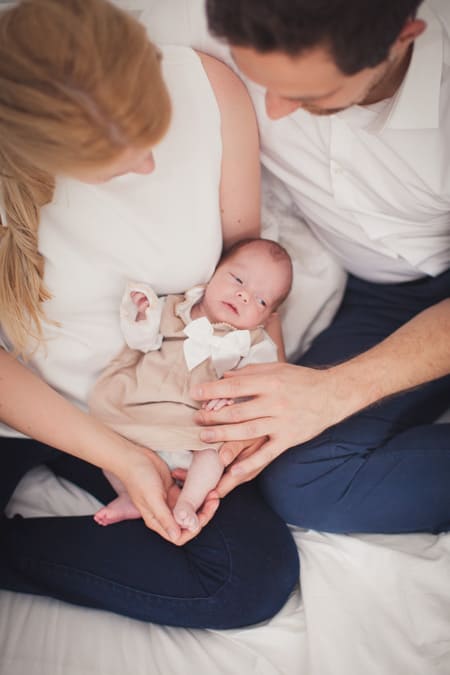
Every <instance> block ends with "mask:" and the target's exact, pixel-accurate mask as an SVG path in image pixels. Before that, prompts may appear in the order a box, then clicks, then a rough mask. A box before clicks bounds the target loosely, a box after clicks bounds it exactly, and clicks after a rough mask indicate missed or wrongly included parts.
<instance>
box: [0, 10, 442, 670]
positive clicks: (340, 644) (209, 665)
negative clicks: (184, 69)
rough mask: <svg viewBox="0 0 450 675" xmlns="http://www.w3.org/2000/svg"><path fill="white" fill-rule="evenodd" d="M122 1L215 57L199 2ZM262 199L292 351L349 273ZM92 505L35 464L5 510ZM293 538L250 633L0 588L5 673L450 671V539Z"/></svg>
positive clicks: (164, 34) (57, 510)
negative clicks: (293, 576)
mask: <svg viewBox="0 0 450 675" xmlns="http://www.w3.org/2000/svg"><path fill="white" fill-rule="evenodd" d="M118 4H120V5H122V6H127V8H129V9H131V10H135V11H138V12H140V11H141V10H145V11H144V14H143V15H142V18H143V19H145V21H146V22H147V23H148V24H149V25H151V27H152V28H151V33H152V34H153V35H154V37H155V39H159V40H160V41H162V42H172V43H191V42H196V44H197V45H198V46H200V47H202V48H203V49H205V51H211V49H208V46H209V47H211V41H210V40H209V38H208V37H207V36H206V34H205V32H204V20H203V15H202V0H134V1H133V0H121V1H120V2H118ZM196 36H197V39H195V38H196ZM214 49H215V50H216V54H218V52H220V51H221V50H220V48H217V47H214ZM264 200H265V201H264V209H263V216H264V225H265V233H266V235H267V236H276V235H277V234H278V235H279V238H280V239H281V241H282V242H283V243H287V245H288V247H289V249H290V250H291V252H293V253H295V254H296V255H297V256H298V260H297V262H296V263H295V266H296V283H295V287H294V291H293V294H292V297H291V300H290V303H289V304H288V305H287V306H286V308H285V310H284V312H285V316H284V325H285V328H286V340H287V346H288V351H289V353H291V354H292V353H294V352H295V351H298V349H299V348H300V349H304V348H305V346H306V345H307V344H308V342H309V341H310V339H311V336H312V335H313V334H314V333H315V332H316V331H317V330H320V328H321V327H323V326H325V325H326V324H327V322H328V321H329V320H330V318H331V316H332V314H333V312H334V311H335V309H336V306H337V303H338V301H339V297H340V293H341V291H342V286H343V281H344V277H343V275H342V272H340V271H339V268H337V267H336V266H335V264H334V263H333V262H332V260H331V259H330V257H329V256H328V254H326V253H325V252H324V251H323V250H321V248H320V246H319V245H318V244H317V242H316V241H315V240H314V239H312V238H311V236H310V235H309V234H308V233H307V232H306V230H304V228H302V227H301V226H300V224H299V223H298V220H297V218H296V217H295V214H292V213H291V211H290V206H289V203H288V202H287V200H286V194H285V192H284V190H283V188H282V187H281V186H279V185H277V184H275V183H273V182H272V181H269V182H267V181H266V182H265V187H264ZM311 299H313V300H314V302H311ZM96 508H97V502H96V500H95V499H93V498H92V497H91V496H89V495H87V494H86V493H83V492H82V491H81V490H79V489H78V488H75V487H74V486H72V485H70V484H69V483H67V482H65V481H63V480H57V479H55V478H54V477H53V476H52V475H51V474H50V473H49V472H48V471H47V470H45V469H43V468H40V469H36V470H34V471H33V472H32V473H31V474H29V475H28V476H27V477H25V479H24V480H23V481H22V483H21V485H20V486H19V488H18V490H17V491H16V494H15V496H14V498H13V500H12V502H11V504H10V511H9V513H10V515H11V514H12V513H18V512H19V513H22V514H23V515H25V516H33V515H53V514H63V515H64V514H67V515H70V514H83V513H92V512H93V511H94V510H95V509H96ZM293 534H294V537H295V539H296V542H297V545H298V549H299V553H300V559H301V578H300V585H301V593H300V591H299V590H298V589H297V590H296V591H295V592H294V593H293V594H292V596H291V598H290V599H289V601H288V602H287V604H286V606H285V607H284V608H283V610H282V611H281V612H280V613H279V614H278V615H277V616H276V617H274V618H273V619H272V620H270V621H268V622H265V623H264V624H261V625H258V626H255V627H249V628H246V629H239V630H230V631H199V630H186V629H175V628H166V627H162V626H154V625H148V624H145V623H142V622H138V621H133V620H131V619H127V618H124V617H119V616H115V615H112V614H109V613H106V612H100V611H95V610H87V609H83V608H79V607H73V606H70V605H66V604H64V603H61V602H58V601H54V600H51V599H47V598H39V597H34V596H27V595H20V594H14V593H7V592H1V593H0V675H93V674H94V673H95V675H150V674H151V675H182V674H184V673H186V672H193V673H197V675H216V674H217V675H228V674H229V675H234V674H235V673H241V674H242V675H250V674H251V673H255V674H257V675H297V674H298V675H300V674H301V675H448V674H449V673H450V534H443V535H440V536H434V535H425V534H417V535H360V536H356V535H354V536H344V535H329V534H324V533H318V532H312V531H303V530H300V529H298V528H293Z"/></svg>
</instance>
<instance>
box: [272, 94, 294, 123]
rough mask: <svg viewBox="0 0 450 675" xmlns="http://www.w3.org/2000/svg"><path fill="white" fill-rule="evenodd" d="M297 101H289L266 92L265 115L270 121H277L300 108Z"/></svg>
mask: <svg viewBox="0 0 450 675" xmlns="http://www.w3.org/2000/svg"><path fill="white" fill-rule="evenodd" d="M301 107H302V106H301V103H300V102H299V101H290V100H289V99H287V98H281V96H277V95H276V94H272V93H270V91H267V92H266V113H267V116H268V117H270V119H271V120H279V119H281V118H282V117H286V116H287V115H290V114H291V113H293V112H295V111H296V110H298V109H299V108H301Z"/></svg>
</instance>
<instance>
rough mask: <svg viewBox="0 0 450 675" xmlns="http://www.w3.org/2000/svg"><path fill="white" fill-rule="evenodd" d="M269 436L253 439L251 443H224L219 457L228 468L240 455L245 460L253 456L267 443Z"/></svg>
mask: <svg viewBox="0 0 450 675" xmlns="http://www.w3.org/2000/svg"><path fill="white" fill-rule="evenodd" d="M267 440H268V439H267V436H263V437H262V438H256V439H254V440H253V439H251V440H250V441H245V442H244V441H229V442H228V443H224V444H223V445H222V447H221V448H220V451H219V455H220V459H221V460H222V461H223V463H224V465H225V466H228V465H229V464H231V462H233V461H234V460H235V459H236V457H238V456H239V455H240V456H241V457H242V458H244V457H248V456H249V455H251V454H253V453H254V452H255V451H256V450H258V449H259V448H260V447H261V446H262V445H263V444H264V443H265V442H266V441H267Z"/></svg>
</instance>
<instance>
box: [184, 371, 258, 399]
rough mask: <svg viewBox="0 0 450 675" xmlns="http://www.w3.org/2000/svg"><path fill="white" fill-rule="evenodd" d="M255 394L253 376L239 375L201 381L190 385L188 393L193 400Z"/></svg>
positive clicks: (234, 397) (233, 397)
mask: <svg viewBox="0 0 450 675" xmlns="http://www.w3.org/2000/svg"><path fill="white" fill-rule="evenodd" d="M254 394H255V381H254V378H253V377H241V376H240V375H236V374H235V375H234V376H233V377H228V378H226V379H222V380H217V381H216V382H203V383H202V384H199V385H196V386H195V387H192V389H191V391H190V395H191V396H192V398H193V399H194V400H195V401H206V400H209V399H216V398H232V399H236V398H240V397H242V396H253V395H254Z"/></svg>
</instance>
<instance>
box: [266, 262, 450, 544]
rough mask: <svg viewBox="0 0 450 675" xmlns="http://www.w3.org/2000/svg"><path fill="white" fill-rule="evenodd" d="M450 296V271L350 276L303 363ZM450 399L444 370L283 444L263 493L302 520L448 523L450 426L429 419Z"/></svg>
mask: <svg viewBox="0 0 450 675" xmlns="http://www.w3.org/2000/svg"><path fill="white" fill-rule="evenodd" d="M449 296H450V272H445V273H444V274H441V275H440V276H438V277H436V278H424V279H420V280H417V281H413V282H408V283H403V284H374V283H369V282H366V281H362V280H360V279H357V278H355V277H350V278H349V280H348V283H347V288H346V292H345V295H344V298H343V302H342V305H341V307H340V309H339V311H338V313H337V316H336V318H335V320H334V321H333V323H332V325H331V326H330V327H329V328H328V329H326V330H325V331H324V332H322V333H321V334H320V335H319V336H318V337H317V338H316V340H315V341H314V343H313V344H312V346H311V348H310V350H309V351H308V352H307V353H306V354H305V355H304V356H303V357H302V358H301V360H300V361H299V363H300V364H301V365H304V366H311V367H315V366H317V367H323V366H326V365H330V364H334V363H338V362H341V361H344V360H346V359H348V358H351V357H352V356H356V355H357V354H359V353H361V352H363V351H365V350H367V349H369V348H370V347H372V346H374V345H375V344H377V343H379V342H380V341H381V340H383V339H384V338H385V337H387V336H388V335H390V334H391V333H393V332H394V331H395V330H396V329H398V328H399V327H400V326H401V325H403V324H404V323H406V322H407V321H409V320H410V319H411V318H412V317H413V316H415V315H416V314H418V313H419V312H421V311H422V310H424V309H426V308H427V307H429V306H431V305H433V304H435V303H437V302H439V301H440V300H443V299H445V298H446V297H449ZM299 311H301V308H299ZM449 339H450V336H449ZM449 406H450V377H444V378H441V379H439V380H435V381H434V382H431V383H428V384H426V385H424V386H421V387H418V388H416V389H414V390H411V391H409V392H407V393H405V394H400V395H396V396H393V397H391V398H389V399H386V400H385V401H383V402H382V403H379V404H377V405H374V406H372V407H370V408H368V409H366V410H364V411H362V412H361V413H358V414H356V415H354V416H352V417H350V418H348V419H347V420H345V421H343V422H342V423H340V424H337V425H335V426H334V427H331V428H330V429H328V430H326V431H325V432H324V433H322V434H321V435H320V436H318V437H317V438H314V439H313V440H311V441H309V442H307V443H303V444H301V445H298V446H296V447H294V448H291V449H289V450H288V451H286V452H285V453H284V454H283V455H281V456H280V457H279V458H278V459H277V460H276V461H275V462H273V463H272V464H271V465H270V466H269V467H268V468H267V469H266V470H265V472H264V473H263V474H262V475H261V477H260V486H261V487H262V492H263V494H264V495H265V497H266V499H267V500H268V502H269V504H271V506H272V507H273V508H274V509H275V511H277V513H279V514H280V515H281V517H282V518H283V519H284V520H286V521H287V522H289V523H292V524H295V525H299V526H301V527H306V528H312V529H317V530H324V531H328V532H343V533H345V532H380V533H381V532H386V533H388V532H418V531H426V532H440V531H446V530H448V529H450V425H449V424H432V422H433V421H434V420H435V419H436V418H437V417H439V416H440V415H441V414H442V413H443V412H444V411H445V410H446V409H447V408H448V407H449Z"/></svg>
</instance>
